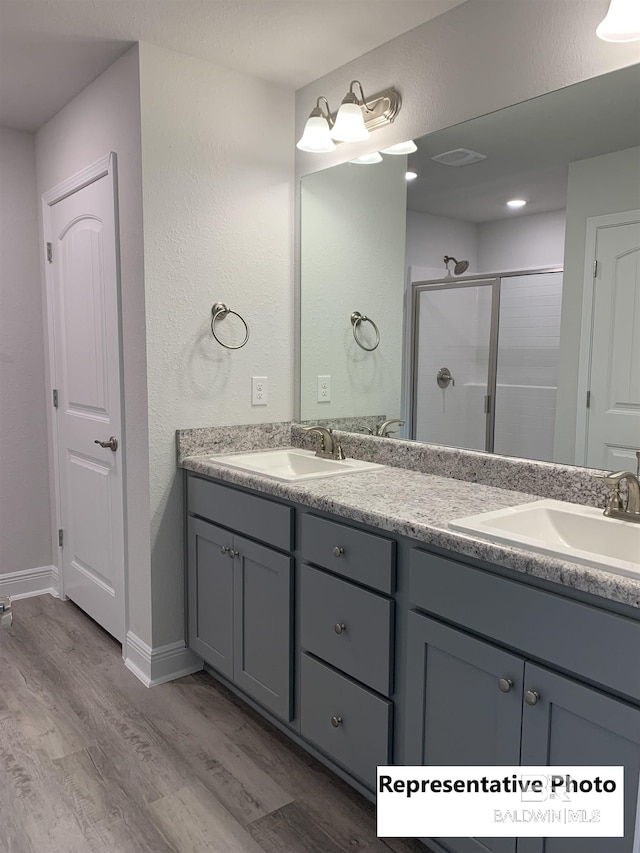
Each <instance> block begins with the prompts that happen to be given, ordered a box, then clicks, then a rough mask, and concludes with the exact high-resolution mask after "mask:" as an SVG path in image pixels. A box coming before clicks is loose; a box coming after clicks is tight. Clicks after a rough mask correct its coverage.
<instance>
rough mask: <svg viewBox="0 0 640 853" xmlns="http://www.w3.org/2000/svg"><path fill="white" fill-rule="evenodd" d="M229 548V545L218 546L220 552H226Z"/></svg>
mask: <svg viewBox="0 0 640 853" xmlns="http://www.w3.org/2000/svg"><path fill="white" fill-rule="evenodd" d="M230 550H231V548H229V546H228V545H223V546H222V547H221V548H220V553H221V554H228V553H229V551H230Z"/></svg>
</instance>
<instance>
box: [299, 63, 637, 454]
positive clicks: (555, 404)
mask: <svg viewBox="0 0 640 853" xmlns="http://www.w3.org/2000/svg"><path fill="white" fill-rule="evenodd" d="M416 143H417V146H418V149H417V151H416V152H415V153H413V154H411V155H409V157H408V158H406V157H393V156H383V159H382V162H380V163H376V164H371V165H360V164H352V163H346V164H343V165H341V166H336V167H333V168H329V169H326V170H324V171H322V172H317V173H315V174H312V175H309V176H307V177H305V178H303V180H302V191H301V192H302V228H301V386H300V408H301V411H300V414H301V417H302V418H303V419H305V420H312V419H319V418H322V419H325V420H326V419H331V418H338V417H354V416H355V417H358V416H365V415H370V414H373V413H377V412H382V413H385V415H386V417H387V418H403V419H405V420H406V422H407V423H406V426H405V427H404V429H403V431H402V432H401V433H400V435H401V436H402V437H405V438H415V439H418V440H420V441H427V442H433V443H437V444H449V445H453V446H458V447H465V448H472V449H478V450H489V451H494V452H497V453H501V454H504V455H513V456H523V457H528V458H535V459H542V460H549V461H557V462H564V463H569V464H578V465H588V466H590V467H595V468H608V469H622V468H629V466H630V465H631V464H634V463H635V449H636V448H638V447H640V66H632V67H630V68H626V69H623V70H620V71H616V72H613V73H612V74H607V75H604V76H602V77H598V78H594V79H592V80H588V81H586V82H584V83H579V84H577V85H575V86H571V87H568V88H566V89H562V90H560V91H558V92H553V93H551V94H549V95H545V96H542V97H540V98H536V99H534V100H532V101H528V102H526V103H523V104H517V105H515V106H513V107H509V108H507V109H504V110H500V111H499V112H496V113H492V114H490V115H486V116H482V117H480V118H478V119H474V120H472V121H469V122H465V123H464V124H461V125H456V126H454V127H451V128H447V129H445V130H442V131H438V132H436V133H432V134H429V135H427V136H425V137H423V138H422V139H418V140H416ZM407 160H408V162H407ZM407 168H409V169H410V170H411V171H414V172H416V173H417V175H418V177H417V178H416V179H415V180H413V181H411V183H407V181H406V179H405V172H406V170H407ZM509 202H520V204H514V205H509V204H508V203H509ZM522 202H525V204H522ZM354 311H359V312H360V313H361V314H363V315H365V316H367V317H370V318H371V319H372V320H374V321H375V323H376V324H377V326H378V328H379V330H380V343H379V346H377V347H376V348H375V349H374V350H372V351H367V350H366V349H362V348H360V347H358V345H357V343H356V342H355V340H354V337H353V334H352V326H351V323H350V319H349V318H350V317H351V314H352V313H353V312H354ZM365 325H368V326H369V328H368V329H367V330H365V328H364V326H365ZM360 330H361V331H362V334H363V336H364V335H368V336H369V337H371V340H370V341H369V337H367V342H368V346H372V345H373V343H375V340H374V337H373V336H374V331H373V327H372V326H371V324H362V325H361V326H360Z"/></svg>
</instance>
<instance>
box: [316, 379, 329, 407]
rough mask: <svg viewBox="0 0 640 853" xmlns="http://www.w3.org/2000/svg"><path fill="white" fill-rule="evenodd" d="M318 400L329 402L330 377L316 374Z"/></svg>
mask: <svg viewBox="0 0 640 853" xmlns="http://www.w3.org/2000/svg"><path fill="white" fill-rule="evenodd" d="M318 402H319V403H330V402H331V377H330V376H318Z"/></svg>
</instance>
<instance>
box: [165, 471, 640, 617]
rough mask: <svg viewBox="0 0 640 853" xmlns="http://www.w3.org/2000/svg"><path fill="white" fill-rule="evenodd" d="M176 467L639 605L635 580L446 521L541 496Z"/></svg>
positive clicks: (420, 482)
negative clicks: (282, 479)
mask: <svg viewBox="0 0 640 853" xmlns="http://www.w3.org/2000/svg"><path fill="white" fill-rule="evenodd" d="M181 467H183V468H186V469H187V470H190V471H194V472H196V473H199V474H204V475H206V476H209V477H215V478H217V479H219V480H222V481H224V482H227V483H231V484H234V485H238V486H244V487H246V488H250V489H253V490H255V491H257V492H262V493H264V494H268V495H272V496H273V497H279V498H283V499H285V500H290V501H294V502H296V503H300V504H303V505H304V506H307V507H309V508H311V509H319V510H322V511H325V512H328V513H333V514H335V515H339V516H341V517H342V518H344V519H345V520H352V521H357V522H361V523H363V524H368V525H370V526H372V527H378V528H379V529H381V530H386V531H388V532H390V533H395V534H397V535H400V536H406V537H408V538H410V539H414V540H416V541H418V542H423V543H425V544H428V545H434V546H436V547H439V548H442V549H445V550H448V551H451V552H454V553H456V554H459V555H461V556H467V557H472V558H475V559H478V560H484V561H486V562H488V563H493V564H495V565H497V566H500V567H502V568H506V569H511V570H512V571H514V572H517V573H519V574H525V575H531V576H533V577H537V578H540V579H542V580H545V581H548V582H551V583H554V584H558V585H560V586H564V587H569V588H571V589H576V590H579V591H581V592H585V593H588V594H590V595H595V596H598V597H600V598H604V599H607V600H610V601H616V602H619V603H621V604H625V605H627V606H630V607H634V608H639V609H640V580H634V579H633V578H628V577H625V576H622V575H616V574H613V573H609V572H604V571H600V570H599V569H595V568H591V567H589V566H583V565H581V564H579V563H573V562H570V561H565V560H559V559H556V558H553V557H549V556H547V555H544V554H538V553H536V552H533V551H525V550H521V549H519V548H512V547H510V546H506V545H501V544H497V543H492V542H488V541H486V540H484V539H476V538H474V537H472V536H468V535H466V534H464V533H459V532H457V531H455V530H451V529H450V528H449V527H448V523H449V521H450V520H453V519H456V518H462V517H465V516H467V515H474V514H477V513H479V512H489V511H491V510H495V509H501V508H503V507H508V506H516V505H518V504H522V503H529V502H531V501H535V500H539V496H538V495H533V494H527V493H523V492H515V491H510V490H506V489H501V488H496V487H494V486H485V485H480V484H478V483H469V482H464V481H462V480H455V479H450V478H447V477H440V476H437V475H433V474H424V473H421V472H418V471H410V470H407V469H405V468H396V467H392V466H388V467H385V468H382V469H380V470H378V471H371V472H368V473H361V474H348V475H344V476H342V477H333V478H327V479H319V480H307V481H305V482H302V483H295V484H293V483H283V482H280V481H277V480H274V479H272V478H270V477H264V476H260V475H259V474H253V473H249V472H245V471H241V470H238V469H232V468H228V467H226V466H224V465H221V464H218V463H215V462H212V461H211V460H210V459H209V457H208V456H188V457H184V458H183V459H182V462H181Z"/></svg>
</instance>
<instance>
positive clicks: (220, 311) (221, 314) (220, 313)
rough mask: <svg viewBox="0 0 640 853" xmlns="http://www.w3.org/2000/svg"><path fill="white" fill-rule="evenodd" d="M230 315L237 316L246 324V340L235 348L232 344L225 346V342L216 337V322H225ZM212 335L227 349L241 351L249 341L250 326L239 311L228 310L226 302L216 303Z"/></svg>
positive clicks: (213, 309) (212, 312)
mask: <svg viewBox="0 0 640 853" xmlns="http://www.w3.org/2000/svg"><path fill="white" fill-rule="evenodd" d="M229 314H235V315H236V317H238V319H239V320H240V321H241V322H242V323H243V324H244V328H245V332H246V334H245V336H244V340H243V341H242V343H241V344H237V345H236V346H233V345H232V344H225V342H224V341H221V340H220V338H219V337H218V336H217V335H216V320H224V318H225V317H228V316H229ZM211 334H212V335H213V337H214V338H215V339H216V340H217V341H218V343H219V344H220V346H223V347H225V349H241V348H242V347H243V346H244V345H245V344H246V342H247V341H248V340H249V326H248V325H247V321H246V320H245V319H244V317H242V316H241V315H240V314H238V312H237V311H232V310H231V308H227V306H226V305H225V304H224V302H216V303H215V305H214V306H213V308H212V309H211Z"/></svg>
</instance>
